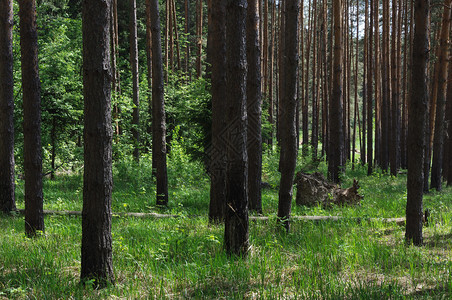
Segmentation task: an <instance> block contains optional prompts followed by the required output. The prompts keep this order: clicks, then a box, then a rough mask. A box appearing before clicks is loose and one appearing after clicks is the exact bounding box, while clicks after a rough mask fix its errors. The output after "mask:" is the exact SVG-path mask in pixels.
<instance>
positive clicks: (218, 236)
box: [0, 155, 452, 299]
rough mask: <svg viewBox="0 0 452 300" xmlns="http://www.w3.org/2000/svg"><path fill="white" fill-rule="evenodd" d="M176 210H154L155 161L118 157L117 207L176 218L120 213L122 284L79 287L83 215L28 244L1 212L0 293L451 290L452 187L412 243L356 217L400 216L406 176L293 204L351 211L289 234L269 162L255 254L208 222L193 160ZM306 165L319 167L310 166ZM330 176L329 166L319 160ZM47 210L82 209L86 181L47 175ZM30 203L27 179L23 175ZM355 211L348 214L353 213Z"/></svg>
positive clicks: (268, 294)
mask: <svg viewBox="0 0 452 300" xmlns="http://www.w3.org/2000/svg"><path fill="white" fill-rule="evenodd" d="M169 166H170V169H169V177H170V179H169V181H170V205H169V208H167V209H165V210H163V211H162V210H160V209H158V208H156V207H155V206H154V203H155V190H154V184H153V181H152V178H151V167H150V159H147V158H144V159H143V160H142V162H141V163H140V164H136V163H133V162H121V163H116V164H115V168H114V182H115V187H114V193H113V211H115V212H120V211H134V212H167V213H176V214H179V215H180V217H179V218H175V219H136V218H128V217H114V219H113V227H112V231H113V252H114V269H115V276H116V284H115V285H114V286H110V287H108V288H106V289H104V290H94V289H93V288H91V287H89V286H88V287H85V288H83V287H81V286H80V285H79V274H80V240H81V219H80V218H79V217H69V216H47V217H46V219H45V222H46V233H45V236H43V237H41V238H37V239H27V238H26V237H25V235H24V233H23V227H24V224H23V218H22V217H17V216H16V217H6V216H2V217H0V228H1V230H0V299H2V298H4V299H27V298H30V299H55V298H61V299H70V298H73V299H81V298H87V299H98V298H125V299H136V298H144V299H148V298H150V299H152V298H154V299H165V298H167V299H174V298H176V299H179V298H197V299H218V298H224V299H243V298H246V299H254V298H265V299H279V298H294V299H295V298H298V299H343V298H347V299H389V298H391V299H405V298H420V299H425V298H432V299H441V298H444V299H448V298H450V297H452V259H451V257H452V256H451V254H452V251H451V249H452V229H451V228H452V222H451V218H452V211H451V210H452V193H451V189H450V188H447V189H445V190H444V191H443V192H441V193H438V192H431V193H430V194H429V195H427V196H426V198H425V207H427V208H429V209H430V211H431V212H432V218H431V221H430V224H429V226H428V227H425V231H424V233H425V245H424V247H420V248H419V247H412V246H406V245H405V243H404V228H403V227H401V226H398V225H396V224H388V223H383V222H377V221H375V222H362V223H360V224H358V223H356V222H355V221H353V220H354V218H353V217H402V216H404V213H405V203H406V190H405V180H406V176H405V175H400V176H398V177H397V178H394V177H390V176H388V175H383V174H380V173H375V174H374V175H373V176H370V177H367V176H365V174H366V170H365V169H364V168H360V167H357V168H356V169H355V170H354V171H352V170H347V172H346V174H345V175H344V177H343V181H344V185H345V186H347V185H350V184H351V181H352V179H353V178H358V179H359V180H360V184H361V187H362V189H361V192H362V193H363V194H364V196H365V198H364V200H363V202H362V205H361V206H360V207H334V208H332V209H329V210H324V209H322V208H321V207H313V208H306V207H296V206H295V205H294V206H293V210H292V211H293V214H294V215H341V216H344V217H346V218H344V219H343V220H342V221H339V222H319V223H312V222H303V221H293V222H292V228H291V231H290V233H288V234H286V233H284V232H282V231H280V230H279V229H277V228H276V226H275V224H276V220H275V219H274V214H275V212H276V209H277V201H278V191H277V185H278V180H279V179H278V172H277V158H276V157H274V156H267V157H265V159H264V180H265V181H267V182H268V183H270V185H271V186H272V188H269V189H264V190H263V208H264V214H265V215H268V216H270V220H269V221H266V222H262V221H259V222H251V224H250V241H251V245H252V248H251V250H250V255H249V257H248V258H247V259H245V260H244V259H241V258H230V257H227V256H226V255H225V253H224V251H223V246H222V245H223V227H222V226H209V225H208V223H207V217H206V216H207V211H208V201H209V181H208V178H207V177H206V176H205V175H204V171H203V167H202V165H200V164H197V163H191V162H190V161H188V160H187V159H186V157H184V156H183V155H178V156H176V155H173V156H172V157H170V159H169ZM298 169H303V170H309V165H308V164H307V163H306V164H303V161H302V163H301V164H300V165H299V166H298ZM318 169H319V170H320V171H323V172H325V170H326V168H325V165H324V164H323V163H321V164H320V165H319V166H318ZM44 193H45V209H56V210H63V209H66V210H80V209H81V206H82V177H81V175H80V174H73V175H64V176H59V177H57V179H56V180H55V181H50V180H46V181H45V190H44ZM17 198H18V206H19V207H23V183H22V182H20V181H19V182H18V187H17ZM348 217H350V218H348Z"/></svg>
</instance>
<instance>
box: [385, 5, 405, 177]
mask: <svg viewBox="0 0 452 300" xmlns="http://www.w3.org/2000/svg"><path fill="white" fill-rule="evenodd" d="M397 2H398V1H397V0H392V41H391V84H392V86H391V92H392V100H391V101H392V102H390V103H389V104H390V106H391V114H390V120H391V130H390V131H389V132H388V134H389V140H390V143H389V148H388V151H389V149H391V151H390V155H389V159H390V166H391V175H393V176H397V173H398V170H399V157H400V100H399V97H400V74H399V69H400V65H399V53H398V41H400V39H401V38H402V37H401V36H400V35H399V33H398V24H399V18H400V17H401V16H399V15H398V10H399V8H398V6H401V5H402V4H401V3H400V4H397ZM388 111H389V109H388ZM388 154H389V153H388Z"/></svg>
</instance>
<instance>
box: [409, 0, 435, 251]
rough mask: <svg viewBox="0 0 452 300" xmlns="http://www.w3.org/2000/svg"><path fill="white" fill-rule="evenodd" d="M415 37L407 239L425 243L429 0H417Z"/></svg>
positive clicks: (410, 107)
mask: <svg viewBox="0 0 452 300" xmlns="http://www.w3.org/2000/svg"><path fill="white" fill-rule="evenodd" d="M414 3H415V5H414V21H415V27H414V40H413V67H412V79H411V81H412V83H411V87H412V90H411V99H410V100H411V101H410V106H409V114H408V118H409V120H408V149H410V150H409V152H408V179H407V191H408V195H407V205H406V233H405V238H406V240H407V242H409V243H413V244H414V245H417V246H421V245H422V216H423V213H422V198H423V185H424V184H423V183H424V170H423V167H424V148H425V147H424V145H425V143H426V140H425V130H426V124H425V121H426V119H427V103H428V101H427V98H428V92H427V64H428V60H429V37H428V33H429V23H428V17H429V13H430V1H429V0H415V1H414Z"/></svg>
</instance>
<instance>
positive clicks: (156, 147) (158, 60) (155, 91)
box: [148, 0, 168, 206]
mask: <svg viewBox="0 0 452 300" xmlns="http://www.w3.org/2000/svg"><path fill="white" fill-rule="evenodd" d="M148 1H149V2H148V3H149V8H150V11H151V16H150V17H151V35H152V76H153V77H152V168H153V169H154V170H155V171H154V173H155V176H156V180H157V205H164V206H166V205H168V172H167V167H166V123H165V99H164V97H163V96H164V94H163V92H164V90H163V82H164V77H163V62H162V41H161V38H160V15H159V3H158V0H148Z"/></svg>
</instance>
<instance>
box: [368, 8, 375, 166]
mask: <svg viewBox="0 0 452 300" xmlns="http://www.w3.org/2000/svg"><path fill="white" fill-rule="evenodd" d="M373 1H375V0H370V3H369V4H370V16H369V19H370V25H369V31H368V42H369V45H368V49H367V51H368V52H367V175H372V172H373V143H374V140H373V121H374V118H373V77H374V76H373V73H374V72H376V71H375V70H374V60H373V43H374V42H373V36H374V34H373V24H374V19H375V18H374V13H373V11H374V5H373Z"/></svg>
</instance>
